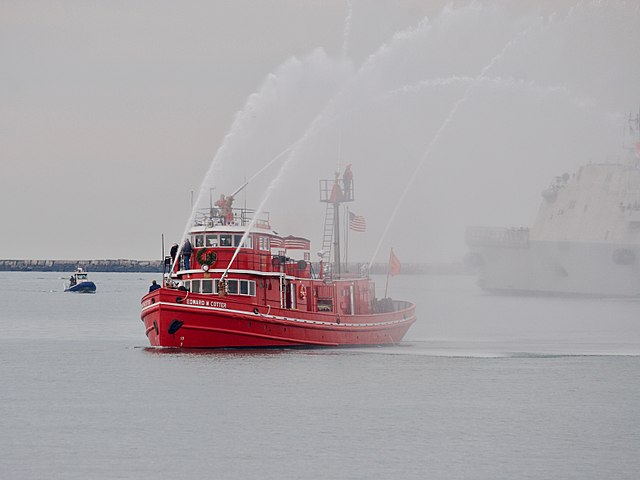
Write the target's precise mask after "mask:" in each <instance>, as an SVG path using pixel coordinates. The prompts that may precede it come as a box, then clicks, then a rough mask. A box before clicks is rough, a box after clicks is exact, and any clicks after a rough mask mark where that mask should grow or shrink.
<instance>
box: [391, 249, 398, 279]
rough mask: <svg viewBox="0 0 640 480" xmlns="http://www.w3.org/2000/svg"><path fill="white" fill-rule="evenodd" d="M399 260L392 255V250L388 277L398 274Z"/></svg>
mask: <svg viewBox="0 0 640 480" xmlns="http://www.w3.org/2000/svg"><path fill="white" fill-rule="evenodd" d="M400 266H401V265H400V260H398V257H396V256H395V254H394V253H393V248H392V249H391V253H390V255H389V275H398V274H399V273H400Z"/></svg>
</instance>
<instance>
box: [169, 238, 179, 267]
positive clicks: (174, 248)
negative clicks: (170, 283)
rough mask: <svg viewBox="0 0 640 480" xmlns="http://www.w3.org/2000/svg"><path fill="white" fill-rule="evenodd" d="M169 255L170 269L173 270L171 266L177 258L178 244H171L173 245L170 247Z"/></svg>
mask: <svg viewBox="0 0 640 480" xmlns="http://www.w3.org/2000/svg"><path fill="white" fill-rule="evenodd" d="M169 255H171V268H173V266H174V265H175V263H176V257H177V256H178V244H177V243H175V242H174V243H173V245H171V250H170V251H169Z"/></svg>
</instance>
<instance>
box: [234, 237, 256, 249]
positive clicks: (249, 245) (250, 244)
mask: <svg viewBox="0 0 640 480" xmlns="http://www.w3.org/2000/svg"><path fill="white" fill-rule="evenodd" d="M241 241H242V235H234V236H233V246H234V247H237V246H238V245H240V242H241ZM242 248H253V242H252V241H251V235H249V236H248V237H247V238H245V240H244V243H243V244H242Z"/></svg>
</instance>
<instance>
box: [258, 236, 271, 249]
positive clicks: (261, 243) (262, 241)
mask: <svg viewBox="0 0 640 480" xmlns="http://www.w3.org/2000/svg"><path fill="white" fill-rule="evenodd" d="M258 238H259V240H258V248H259V249H260V250H270V246H269V237H263V236H260V237H258Z"/></svg>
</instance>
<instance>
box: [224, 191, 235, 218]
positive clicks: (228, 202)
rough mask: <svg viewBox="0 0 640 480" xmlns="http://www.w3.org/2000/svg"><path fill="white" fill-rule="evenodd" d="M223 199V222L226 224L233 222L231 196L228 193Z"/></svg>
mask: <svg viewBox="0 0 640 480" xmlns="http://www.w3.org/2000/svg"><path fill="white" fill-rule="evenodd" d="M224 201H225V210H224V217H225V222H226V224H227V225H229V224H231V223H233V207H232V205H233V197H232V196H231V195H229V196H228V197H226V198H225V199H224Z"/></svg>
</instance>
